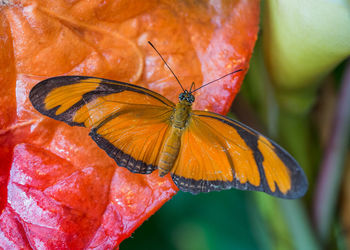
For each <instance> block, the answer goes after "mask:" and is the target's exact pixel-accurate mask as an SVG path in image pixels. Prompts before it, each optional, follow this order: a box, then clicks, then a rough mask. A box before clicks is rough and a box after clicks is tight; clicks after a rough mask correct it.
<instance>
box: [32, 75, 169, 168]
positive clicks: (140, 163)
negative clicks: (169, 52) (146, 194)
mask: <svg viewBox="0 0 350 250" xmlns="http://www.w3.org/2000/svg"><path fill="white" fill-rule="evenodd" d="M29 98H30V100H31V102H32V104H33V106H34V107H35V108H36V109H37V110H38V111H39V112H40V113H42V114H44V115H47V116H49V117H51V118H54V119H56V120H60V121H64V122H66V123H67V124H69V125H71V126H84V127H88V128H90V129H91V132H90V136H91V137H92V138H93V140H94V141H95V142H96V143H97V144H98V146H99V147H101V148H102V149H103V150H105V151H106V152H107V154H108V155H109V156H110V157H112V158H113V159H114V160H115V161H116V162H117V164H118V165H119V166H122V167H126V168H128V169H129V170H130V171H131V172H135V173H150V172H152V171H153V170H155V169H156V163H157V157H158V152H159V151H160V148H161V145H162V142H163V139H164V138H163V137H164V136H165V133H166V131H167V129H168V127H169V120H170V119H169V118H170V116H171V113H172V110H173V107H174V104H173V103H172V102H171V101H169V100H168V99H166V98H165V97H163V96H161V95H159V94H157V93H155V92H153V91H150V90H148V89H145V88H142V87H140V86H136V85H132V84H128V83H123V82H117V81H112V80H106V79H102V78H95V77H86V76H61V77H54V78H49V79H46V80H44V81H42V82H40V83H38V84H37V85H36V86H35V87H34V88H33V89H32V90H31V92H30V95H29Z"/></svg>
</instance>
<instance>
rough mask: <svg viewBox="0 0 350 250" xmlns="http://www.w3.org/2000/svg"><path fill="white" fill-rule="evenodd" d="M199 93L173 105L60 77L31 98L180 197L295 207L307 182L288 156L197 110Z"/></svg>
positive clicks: (117, 86) (148, 94)
mask: <svg viewBox="0 0 350 250" xmlns="http://www.w3.org/2000/svg"><path fill="white" fill-rule="evenodd" d="M152 47H153V46H152ZM157 53H158V54H159V52H158V51H157ZM162 59H163V58H162ZM163 60H164V59H163ZM164 62H165V61H164ZM165 64H166V63H165ZM166 66H168V65H167V64H166ZM168 67H169V66H168ZM169 69H170V68H169ZM170 70H171V69H170ZM238 71H241V70H238ZM238 71H235V72H238ZM171 72H172V71H171ZM235 72H232V73H235ZM172 73H173V72H172ZM232 73H230V74H232ZM174 75H175V74H174ZM175 77H176V76H175ZM224 77H225V76H224ZM176 79H177V78H176ZM219 79H221V78H219ZM177 80H178V79H177ZM179 83H180V82H179ZM210 83H211V82H210ZM208 84H209V83H208ZM180 85H181V84H180ZM205 85H207V84H205ZM205 85H203V86H205ZM203 86H202V87H203ZM181 87H182V86H181ZM191 88H192V87H191ZM198 89H199V88H198ZM198 89H196V90H198ZM196 90H193V91H191V90H190V91H187V90H184V91H183V93H181V94H180V96H179V100H180V101H179V103H177V104H176V105H175V104H174V103H173V102H171V101H170V100H168V99H166V98H165V97H164V96H162V95H160V94H157V93H155V92H153V91H151V90H149V89H146V88H142V87H140V86H137V85H132V84H129V83H124V82H119V81H113V80H107V79H102V78H97V77H88V76H60V77H53V78H49V79H46V80H44V81H42V82H40V83H38V84H37V85H36V86H35V87H34V88H33V89H32V90H31V92H30V94H29V98H30V100H31V102H32V104H33V106H34V107H35V108H36V109H37V110H38V111H39V112H40V113H42V114H44V115H47V116H49V117H51V118H54V119H56V120H60V121H64V122H65V123H67V124H69V125H71V126H83V127H87V128H90V129H91V131H90V136H91V137H92V139H93V140H94V141H95V142H96V143H97V145H98V146H99V147H100V148H102V149H103V150H105V151H106V152H107V154H108V155H109V156H110V157H111V158H113V159H114V160H115V161H116V163H117V164H118V165H119V166H121V167H125V168H127V169H128V170H130V171H131V172H133V173H139V174H149V173H151V172H153V171H154V170H155V169H158V170H159V175H160V176H164V175H165V174H167V173H169V172H170V173H171V176H172V178H173V180H174V182H175V184H176V185H177V186H178V187H179V189H180V190H182V191H186V192H190V193H192V194H197V193H200V192H209V191H213V190H223V189H229V188H237V189H241V190H255V191H263V192H265V193H268V194H270V195H273V196H277V197H282V198H289V199H293V198H299V197H301V196H303V195H304V194H305V192H306V190H307V187H308V184H307V179H306V177H305V174H304V172H303V170H302V169H301V167H300V166H299V165H298V163H297V162H296V161H295V160H294V159H293V157H292V156H291V155H290V154H288V153H287V152H286V151H285V150H284V149H282V148H281V147H280V146H278V145H277V144H276V143H275V142H273V141H272V140H270V139H268V138H266V137H264V136H263V135H261V134H259V133H258V132H256V131H254V130H253V129H251V128H249V127H247V126H245V125H243V124H241V123H239V122H237V121H234V120H232V119H230V118H228V117H225V116H222V115H219V114H215V113H212V112H207V111H200V110H192V108H191V106H192V103H193V102H194V100H195V98H194V96H193V94H192V93H193V92H194V91H196Z"/></svg>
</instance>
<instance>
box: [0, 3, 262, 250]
mask: <svg viewBox="0 0 350 250" xmlns="http://www.w3.org/2000/svg"><path fill="white" fill-rule="evenodd" d="M140 3H141V2H138V1H135V2H133V1H75V2H72V1H68V2H67V1H40V0H36V1H34V0H33V1H30V0H28V1H25V0H23V1H19V2H17V3H16V4H11V5H9V6H6V5H5V6H2V7H0V21H1V22H0V23H1V25H0V34H1V39H0V43H1V46H0V84H1V88H0V94H1V99H0V145H1V147H0V160H1V168H0V195H1V197H0V208H1V215H0V246H3V247H19V248H21V247H23V248H30V246H31V247H37V248H40V247H46V248H50V247H60V248H72V249H77V248H93V247H99V248H112V247H114V246H116V245H118V244H119V243H120V242H121V241H122V240H123V239H125V238H127V237H129V236H130V234H131V233H132V232H133V231H134V230H135V229H136V228H137V227H138V226H139V225H141V224H142V222H143V221H144V220H146V219H147V218H148V217H149V216H151V215H152V214H153V213H154V212H155V211H156V210H157V209H159V208H160V207H161V206H162V205H163V204H164V203H165V202H166V201H167V200H169V199H170V198H171V197H172V196H173V195H174V194H175V193H176V192H177V188H176V186H175V185H174V184H173V182H172V180H171V178H169V177H164V178H160V177H158V176H157V173H153V174H150V175H137V174H132V173H130V172H129V171H128V170H126V169H124V168H119V167H117V166H116V165H115V163H114V161H113V160H112V159H110V158H109V157H108V156H107V155H106V154H105V152H104V151H102V150H101V149H100V148H98V147H97V146H96V144H95V143H93V141H92V140H91V139H90V138H89V136H88V133H89V131H88V130H86V129H84V128H77V127H69V126H67V125H66V124H63V123H60V122H57V121H54V120H51V119H47V118H46V117H43V116H42V115H41V114H39V113H38V112H36V111H35V110H34V108H33V107H32V106H31V104H30V102H29V100H28V93H29V90H30V89H31V88H32V87H33V86H34V85H35V84H36V83H37V82H39V81H40V80H43V79H45V78H48V77H51V76H56V75H73V74H75V75H91V76H98V77H104V78H109V79H114V80H119V81H126V82H131V83H135V84H139V85H142V86H144V87H147V88H150V89H152V90H154V91H157V92H159V93H160V94H162V95H164V96H166V97H168V98H169V99H171V100H173V101H176V99H177V96H178V94H179V92H180V91H181V90H180V88H179V86H178V84H177V82H176V80H175V79H174V78H173V77H172V75H171V73H170V72H169V71H168V70H167V69H166V68H165V67H164V65H163V63H162V61H161V59H160V58H159V57H158V56H157V54H156V53H155V52H154V51H153V49H152V48H151V47H150V46H149V45H148V44H147V41H148V40H150V41H152V42H153V44H154V45H155V46H156V47H157V49H158V50H159V51H160V53H161V54H162V55H163V56H164V57H165V59H166V60H167V62H168V63H169V65H170V66H171V67H172V69H173V70H174V72H176V73H177V75H178V77H179V79H180V81H181V82H182V83H183V85H184V86H185V87H187V88H189V86H190V84H191V83H192V81H195V83H196V84H197V87H198V86H200V85H201V84H202V83H203V82H208V81H210V80H213V79H216V78H218V77H220V76H222V75H224V74H226V73H229V72H231V71H233V70H235V69H238V68H247V67H248V61H249V58H250V56H251V53H252V50H253V47H254V44H255V40H256V38H257V31H258V20H259V1H243V0H239V1H229V2H226V1H222V2H221V1H215V4H211V3H209V2H202V3H198V2H192V1H160V2H158V1H145V2H142V4H140ZM242 80H243V76H241V77H236V78H234V79H233V78H230V77H228V78H226V79H223V80H222V81H220V82H218V83H215V84H212V85H210V86H208V87H207V88H204V89H202V90H201V91H200V95H199V96H197V101H196V107H195V108H197V109H198V108H199V109H208V110H212V111H215V112H218V113H226V112H227V111H228V109H229V107H230V105H231V102H232V101H233V98H234V96H235V95H236V93H237V92H238V91H239V88H240V85H241V83H242Z"/></svg>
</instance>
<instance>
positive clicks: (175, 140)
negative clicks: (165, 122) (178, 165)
mask: <svg viewBox="0 0 350 250" xmlns="http://www.w3.org/2000/svg"><path fill="white" fill-rule="evenodd" d="M191 96H192V95H191V94H190V93H188V92H184V93H182V95H180V97H179V99H180V102H179V103H178V104H177V105H176V106H175V109H174V113H173V115H172V116H171V119H170V124H171V126H170V128H169V129H168V131H167V136H166V140H165V142H164V144H163V147H162V150H161V152H160V154H159V161H158V169H159V175H160V176H164V175H166V174H167V173H168V172H169V171H170V170H171V169H172V168H173V166H174V164H175V161H176V159H177V156H178V155H179V152H180V147H181V136H182V133H183V131H184V130H185V128H186V127H187V126H188V123H189V120H190V117H191V110H192V102H193V101H194V97H193V96H192V97H191Z"/></svg>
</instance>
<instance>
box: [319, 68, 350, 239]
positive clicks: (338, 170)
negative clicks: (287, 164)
mask: <svg viewBox="0 0 350 250" xmlns="http://www.w3.org/2000/svg"><path fill="white" fill-rule="evenodd" d="M341 86H342V87H341V90H340V95H339V100H338V103H337V107H336V114H335V117H334V120H333V124H332V132H331V136H330V138H329V141H328V143H327V148H326V151H325V156H324V158H323V161H322V164H321V170H320V174H319V176H318V180H317V185H316V189H315V190H316V194H315V200H314V203H313V215H314V218H313V219H314V222H315V225H316V229H317V231H318V234H319V236H320V238H321V240H323V242H325V243H326V242H327V240H328V235H329V231H330V226H331V223H332V222H333V221H332V218H333V215H334V209H335V205H336V202H337V199H338V194H339V188H340V184H341V179H342V175H343V172H344V161H345V156H346V152H347V150H348V145H349V136H350V61H348V63H347V67H346V70H345V74H344V78H343V80H342V85H341Z"/></svg>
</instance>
